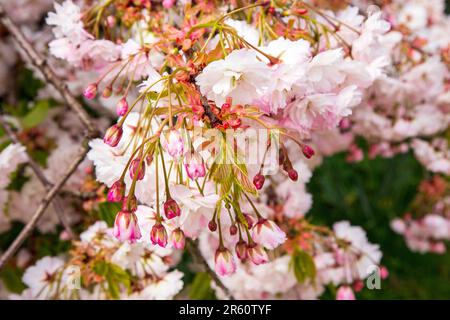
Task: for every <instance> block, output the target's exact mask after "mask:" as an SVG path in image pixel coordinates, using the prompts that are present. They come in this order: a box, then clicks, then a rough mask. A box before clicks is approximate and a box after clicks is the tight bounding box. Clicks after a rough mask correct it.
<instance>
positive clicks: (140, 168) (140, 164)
mask: <svg viewBox="0 0 450 320" xmlns="http://www.w3.org/2000/svg"><path fill="white" fill-rule="evenodd" d="M144 175H145V162H144V161H141V158H139V157H138V158H136V159H133V161H131V164H130V178H131V179H132V180H134V179H135V177H136V180H142V179H144Z"/></svg>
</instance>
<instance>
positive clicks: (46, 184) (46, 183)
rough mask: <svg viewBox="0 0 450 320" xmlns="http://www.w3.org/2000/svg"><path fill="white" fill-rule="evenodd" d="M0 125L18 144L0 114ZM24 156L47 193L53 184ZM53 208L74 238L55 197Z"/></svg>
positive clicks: (17, 141)
mask: <svg viewBox="0 0 450 320" xmlns="http://www.w3.org/2000/svg"><path fill="white" fill-rule="evenodd" d="M0 125H1V126H2V127H3V129H4V130H5V133H6V135H7V136H8V137H9V138H10V139H11V141H12V142H14V143H19V144H20V141H19V138H18V137H17V135H16V133H15V132H14V131H13V129H12V128H11V126H10V125H9V124H8V122H7V121H6V120H5V118H4V116H3V115H2V114H0ZM25 155H26V157H27V162H28V165H29V166H30V167H31V169H32V170H33V172H34V174H35V175H36V177H37V178H38V179H39V181H40V182H41V184H42V185H43V186H44V188H45V190H46V191H49V190H50V189H51V187H52V186H53V184H52V183H51V182H50V181H49V180H48V179H47V177H46V176H45V175H44V173H43V172H42V170H41V168H40V166H39V165H38V164H37V163H36V162H35V161H34V159H33V158H32V157H31V156H30V154H29V153H28V152H25ZM53 208H54V209H55V212H56V214H57V215H58V218H59V220H60V222H61V224H62V225H63V226H64V228H65V229H66V231H67V232H69V234H70V236H71V237H72V238H73V237H74V236H75V233H74V232H73V230H72V228H71V227H70V224H69V222H68V221H67V217H66V215H65V214H64V206H63V205H62V202H61V198H59V197H55V199H54V200H53Z"/></svg>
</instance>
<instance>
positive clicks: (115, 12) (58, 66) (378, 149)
mask: <svg viewBox="0 0 450 320" xmlns="http://www.w3.org/2000/svg"><path fill="white" fill-rule="evenodd" d="M21 2H23V3H22V5H21V6H17V7H16V6H9V5H8V3H7V1H3V0H0V4H3V3H5V7H6V11H7V13H8V14H9V15H10V16H11V17H12V19H13V20H14V21H15V22H16V23H17V24H18V25H19V26H20V27H21V29H22V31H23V32H24V33H25V34H26V35H27V36H28V38H29V40H30V42H31V43H32V44H33V45H34V46H35V47H36V48H37V50H38V51H39V52H40V53H42V54H43V55H46V56H48V59H46V63H47V65H49V66H50V67H51V68H52V69H53V70H55V73H56V74H57V75H58V76H59V77H60V78H61V79H63V80H64V81H65V82H66V83H67V85H68V88H69V89H70V91H71V92H72V93H73V94H74V95H76V96H78V97H80V99H82V100H83V101H82V102H83V105H84V107H85V108H86V110H88V111H89V114H91V115H92V117H93V123H94V124H95V126H96V127H97V129H98V130H99V131H100V132H102V134H103V137H102V138H93V139H91V140H90V141H89V142H88V145H89V152H88V154H87V156H86V159H84V160H83V161H82V163H81V164H80V165H79V166H78V168H77V169H76V171H75V173H74V174H73V175H72V176H71V177H70V178H69V179H68V181H67V183H66V184H65V185H64V187H63V188H62V189H61V190H60V191H59V193H58V198H57V200H58V201H62V203H63V204H64V213H61V212H58V211H59V210H58V208H57V207H56V206H55V207H52V206H51V207H49V209H47V212H46V213H45V214H44V215H43V217H42V219H40V221H39V223H38V225H37V226H38V229H39V232H41V233H43V234H45V235H50V234H52V233H57V234H58V238H59V240H61V241H64V242H66V243H67V244H68V245H69V246H70V251H68V250H66V252H63V253H61V254H60V255H55V256H46V257H44V258H41V259H39V260H36V259H35V257H33V258H31V257H29V255H30V252H29V251H33V250H29V251H28V250H27V249H23V251H21V253H22V258H23V259H19V258H20V257H21V255H20V254H19V255H18V256H17V258H16V259H15V260H16V261H15V264H16V265H17V266H18V267H20V268H22V269H26V271H25V273H24V274H23V277H22V282H23V283H24V284H25V285H26V287H27V289H25V290H24V291H23V292H22V293H21V294H15V295H10V297H11V298H26V299H28V298H29V299H173V298H175V297H176V296H182V297H184V296H183V295H184V294H185V292H184V290H182V289H183V281H182V278H183V273H181V272H180V271H178V270H177V269H176V267H177V264H178V263H180V261H181V260H182V253H183V252H184V250H185V249H186V250H187V249H188V247H189V248H191V249H192V248H193V247H197V246H198V247H199V252H200V255H201V258H202V259H204V260H205V262H206V265H207V266H208V267H209V269H208V270H210V271H211V272H215V273H216V275H217V277H218V279H219V280H220V281H221V283H222V284H223V286H220V285H218V284H217V283H214V281H212V282H211V286H212V288H213V289H214V292H215V295H216V296H217V297H219V298H229V296H228V295H229V294H230V293H231V294H232V295H233V297H235V298H241V299H267V298H284V299H316V298H319V297H320V296H321V295H322V294H323V293H324V292H325V291H327V290H329V288H330V287H333V288H334V289H335V296H336V298H337V299H355V293H357V292H359V291H361V290H362V289H363V287H364V281H365V280H366V279H367V278H368V277H369V276H371V275H372V274H373V273H374V272H375V273H377V274H379V275H380V276H381V278H382V279H384V278H386V277H387V275H388V271H387V269H386V267H384V266H381V259H382V252H381V250H380V247H379V246H378V245H377V244H373V243H372V242H371V241H370V240H369V238H368V236H367V234H366V232H365V231H364V230H363V229H362V228H361V227H358V226H353V225H351V224H350V222H349V221H345V220H344V221H340V222H336V223H335V224H334V225H333V226H332V227H327V226H322V225H315V224H313V223H312V222H311V221H310V220H309V217H308V211H309V210H310V209H311V207H312V205H313V196H314V195H312V194H310V193H309V192H308V182H309V181H310V179H311V177H312V176H313V174H314V170H315V169H316V168H317V167H319V166H320V165H321V163H322V161H323V159H324V158H326V157H328V156H331V155H334V154H336V153H338V152H346V153H347V160H348V161H349V162H357V161H361V160H363V159H364V158H365V157H368V158H371V159H372V158H375V157H378V156H380V157H393V156H394V155H396V154H398V153H406V152H409V151H411V152H412V153H413V154H414V156H415V157H416V159H417V160H418V162H419V163H420V164H421V165H422V166H423V167H424V168H425V169H426V170H427V171H429V172H430V175H431V177H430V178H429V179H428V180H427V181H424V182H423V183H422V185H421V189H420V190H419V193H418V195H417V197H416V199H415V201H414V203H413V204H412V207H411V213H408V214H406V215H404V217H403V218H397V219H395V220H393V221H392V223H391V227H392V228H393V229H394V231H396V232H397V233H399V234H401V235H403V236H404V237H405V240H406V244H407V246H408V247H409V248H410V249H411V250H413V251H419V252H434V253H443V252H445V250H446V246H445V241H448V240H450V216H449V213H448V212H449V211H448V209H447V206H448V203H449V200H448V199H449V196H450V195H449V194H448V190H447V187H446V182H445V179H446V176H448V175H450V150H449V146H448V132H449V131H448V130H449V125H450V113H449V111H450V90H449V88H450V73H449V70H450V35H449V34H448V28H449V26H450V18H449V17H448V16H446V15H445V13H444V1H441V0H436V1H434V2H435V3H434V2H433V4H431V3H430V2H428V1H423V0H412V1H404V0H392V1H385V2H383V3H382V4H378V5H379V6H374V5H373V1H356V0H355V1H346V2H345V3H342V4H340V3H338V2H339V1H320V3H316V1H290V0H283V1H260V2H252V1H239V2H237V1H214V2H211V1H181V0H177V1H150V0H142V1H131V0H129V1H128V0H112V1H94V2H93V1H84V0H77V1H75V0H64V1H58V2H55V3H54V4H53V1H48V0H39V1H27V0H23V1H21ZM347 2H348V3H347ZM52 4H53V7H52ZM47 11H48V12H47ZM42 18H44V19H43V20H42ZM44 20H45V25H44V26H42V25H40V23H39V22H40V21H44ZM0 38H5V41H0V57H2V59H1V62H0V96H1V99H2V100H1V102H2V106H3V101H5V103H4V104H5V105H18V106H20V108H22V109H25V110H26V112H30V111H29V109H32V110H41V111H40V112H42V113H43V114H44V117H43V118H44V119H43V120H42V121H36V118H39V116H37V115H33V114H32V117H31V118H33V119H34V120H33V119H32V120H30V119H27V117H26V114H25V115H24V114H23V112H22V111H21V110H22V109H20V108H19V107H17V108H15V109H14V108H12V109H13V112H11V113H12V114H13V115H14V116H13V117H11V118H8V119H6V121H7V122H8V123H9V124H10V125H11V126H12V127H13V128H14V130H15V131H17V132H18V133H19V139H20V142H21V144H19V143H14V144H10V145H9V146H7V147H6V148H5V149H2V150H3V151H2V152H1V154H0V172H1V177H2V178H1V179H0V205H1V207H2V212H1V214H0V231H8V230H9V229H10V228H11V225H12V222H17V221H19V222H22V223H27V222H28V221H29V220H30V219H31V215H32V214H33V209H36V208H38V206H39V204H40V201H41V199H42V198H43V197H44V196H45V193H46V189H47V187H46V185H44V184H43V183H42V181H40V178H39V175H38V174H36V172H35V171H33V170H32V165H31V164H30V163H29V160H30V158H28V157H29V156H30V155H31V159H33V158H34V159H37V160H39V161H38V162H39V164H40V165H42V167H43V173H44V174H45V176H46V177H48V179H49V180H50V183H54V182H55V181H57V179H58V177H61V176H62V175H63V174H64V170H65V169H66V168H67V167H68V166H69V165H70V161H71V159H72V158H73V157H75V155H76V153H77V150H78V145H79V144H80V143H83V141H82V138H81V136H80V133H81V132H83V131H84V130H85V129H86V128H84V127H83V125H82V124H80V123H79V121H78V120H77V119H76V118H75V115H73V114H71V113H68V112H67V110H66V109H65V107H64V100H63V99H62V97H61V94H60V93H59V92H58V91H57V90H55V89H54V88H53V87H51V86H49V85H47V84H46V83H45V80H44V78H43V75H42V74H41V73H40V72H39V70H38V68H35V67H33V66H32V65H31V64H30V61H28V60H27V58H26V57H25V56H24V55H23V52H19V54H15V53H13V52H10V51H11V45H9V43H10V42H11V41H12V39H11V37H10V36H9V35H5V36H3V35H0ZM3 57H6V58H7V59H6V58H5V59H3ZM21 59H22V60H23V63H24V65H25V66H26V68H27V69H29V70H31V72H32V73H33V76H34V78H35V79H38V80H39V81H41V83H43V84H42V85H41V86H40V87H39V88H38V89H37V90H36V97H37V99H36V101H37V102H36V103H34V104H33V106H31V105H30V104H26V103H22V104H20V103H18V102H17V101H15V99H14V97H12V96H8V95H7V93H8V92H9V91H11V90H8V86H9V80H8V75H9V74H10V73H12V70H13V68H15V67H16V64H17V63H18V61H21ZM3 84H4V85H3ZM3 88H5V91H2V90H3ZM2 108H3V107H2ZM6 110H8V108H6ZM31 112H32V111H31ZM28 118H30V117H28ZM35 121H36V122H35ZM360 140H364V141H365V142H366V143H367V145H368V148H367V149H368V150H364V147H363V146H361V143H359V141H360ZM27 153H28V155H27ZM19 182H20V183H19ZM400 214H403V213H399V215H400ZM61 217H63V218H61ZM64 217H66V218H67V220H68V221H64V220H65V219H64ZM100 220H102V221H100ZM66 225H69V226H70V227H73V228H74V229H75V230H76V231H77V232H79V233H80V236H79V239H77V237H76V236H74V235H73V234H71V232H69V231H70V228H67V226H66ZM386 227H388V226H386ZM77 277H78V278H80V279H82V281H81V282H77ZM214 278H215V277H214ZM73 286H76V287H77V286H78V287H77V289H76V290H73ZM224 288H226V289H228V291H229V292H225V290H223V289H224Z"/></svg>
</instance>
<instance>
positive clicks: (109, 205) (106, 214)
mask: <svg viewBox="0 0 450 320" xmlns="http://www.w3.org/2000/svg"><path fill="white" fill-rule="evenodd" d="M98 208H99V212H98V215H99V218H100V219H101V220H103V221H105V222H106V223H107V224H108V226H109V227H112V226H114V219H115V217H116V214H117V212H119V210H120V208H121V205H120V203H115V202H102V203H100V204H99V205H98Z"/></svg>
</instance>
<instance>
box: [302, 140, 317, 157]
mask: <svg viewBox="0 0 450 320" xmlns="http://www.w3.org/2000/svg"><path fill="white" fill-rule="evenodd" d="M302 152H303V155H304V156H305V157H306V158H308V159H310V158H311V157H312V156H313V155H314V154H315V152H314V149H313V148H311V147H310V146H308V145H307V144H304V145H303V148H302Z"/></svg>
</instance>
